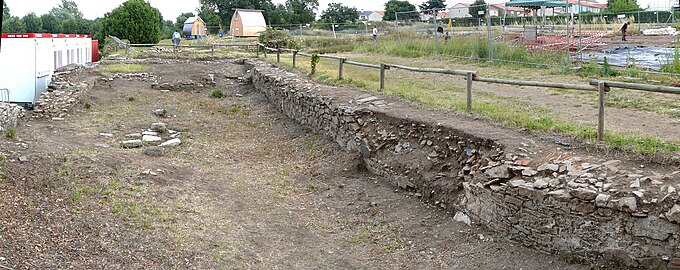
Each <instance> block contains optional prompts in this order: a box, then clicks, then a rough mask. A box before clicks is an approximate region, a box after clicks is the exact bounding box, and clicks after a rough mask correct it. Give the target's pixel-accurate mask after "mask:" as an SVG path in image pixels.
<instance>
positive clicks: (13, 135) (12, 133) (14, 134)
mask: <svg viewBox="0 0 680 270" xmlns="http://www.w3.org/2000/svg"><path fill="white" fill-rule="evenodd" d="M5 136H6V137H7V138H10V139H14V138H16V137H17V131H16V130H14V129H13V128H8V129H7V133H6V134H5Z"/></svg>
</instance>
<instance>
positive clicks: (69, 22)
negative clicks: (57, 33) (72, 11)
mask: <svg viewBox="0 0 680 270" xmlns="http://www.w3.org/2000/svg"><path fill="white" fill-rule="evenodd" d="M61 32H62V33H64V34H77V33H78V21H77V20H76V19H75V18H69V19H66V20H64V21H62V22H61Z"/></svg>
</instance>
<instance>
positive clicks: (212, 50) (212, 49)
mask: <svg viewBox="0 0 680 270" xmlns="http://www.w3.org/2000/svg"><path fill="white" fill-rule="evenodd" d="M210 53H211V54H212V56H215V44H213V45H212V48H211V50H210Z"/></svg>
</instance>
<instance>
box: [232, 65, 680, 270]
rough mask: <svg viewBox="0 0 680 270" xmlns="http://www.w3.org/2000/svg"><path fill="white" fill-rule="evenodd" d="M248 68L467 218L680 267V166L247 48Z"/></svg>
mask: <svg viewBox="0 0 680 270" xmlns="http://www.w3.org/2000/svg"><path fill="white" fill-rule="evenodd" d="M244 76H245V77H246V79H248V80H250V81H252V84H253V85H254V87H255V89H257V91H260V92H262V93H263V94H264V95H265V96H266V97H267V99H268V100H269V101H270V102H271V103H272V104H274V105H275V106H276V107H277V108H278V109H279V110H280V111H281V112H282V113H284V114H285V115H287V116H288V117H290V118H292V119H293V120H295V121H296V122H298V123H299V124H301V125H303V126H305V127H308V128H310V129H312V130H313V131H315V132H317V133H319V134H322V135H324V136H326V137H327V138H329V139H331V140H333V141H335V142H336V143H337V144H338V145H340V146H341V147H342V148H343V149H345V150H346V151H347V153H348V154H352V155H354V154H356V155H359V156H360V157H361V160H362V163H363V166H364V167H365V168H366V169H367V170H368V171H370V172H372V173H373V174H376V175H380V176H384V177H385V178H387V179H390V182H391V183H392V184H394V185H395V186H398V187H399V188H402V189H407V190H411V191H412V192H414V193H415V194H416V195H417V196H420V197H421V198H422V200H424V201H427V202H429V203H431V204H434V205H437V206H439V207H441V208H443V209H446V210H448V211H451V213H457V214H456V216H457V217H463V218H461V219H463V220H464V219H465V218H464V217H465V216H468V217H470V218H471V219H472V221H473V222H477V223H481V224H482V225H484V226H486V227H488V228H489V229H491V230H493V231H495V232H497V233H498V234H499V235H501V236H503V237H506V238H509V239H511V240H514V241H516V242H519V243H522V244H523V245H525V246H528V247H532V248H534V249H537V250H540V251H543V252H547V253H560V254H569V255H573V256H577V257H580V258H583V259H586V260H588V261H600V262H602V261H606V262H608V263H610V264H612V265H626V266H632V267H643V268H650V269H651V268H654V269H656V268H662V269H665V268H667V269H680V249H678V248H677V247H678V246H679V245H678V244H680V243H679V240H680V232H679V230H678V229H679V227H678V222H680V206H678V205H677V199H678V193H677V190H678V189H680V187H678V185H677V184H678V182H680V173H678V172H677V166H675V167H674V166H671V167H670V168H668V167H663V166H662V165H659V164H644V163H641V161H640V160H639V159H634V158H625V157H623V155H622V154H616V153H614V154H612V153H604V152H596V153H589V152H588V151H586V150H587V149H586V148H585V147H583V146H578V145H579V144H578V143H575V142H565V140H564V139H563V138H559V137H553V136H547V135H535V134H529V133H526V132H522V131H518V130H513V129H508V128H505V127H500V126H498V125H495V124H492V123H489V122H488V121H486V120H483V119H477V118H474V117H472V116H468V115H460V114H454V113H451V112H444V111H432V110H426V109H423V108H417V107H416V106H415V105H412V104H407V103H406V102H404V101H401V100H398V99H395V98H392V97H386V96H382V95H379V94H369V93H366V92H362V91H359V90H356V89H352V88H348V87H334V86H327V85H320V84H318V83H315V82H313V81H311V80H309V79H307V78H303V77H302V76H300V75H298V74H296V73H294V72H291V71H288V70H285V69H282V68H279V67H277V66H275V65H273V64H270V63H266V62H263V61H260V60H246V61H245V72H244ZM567 141H568V140H567ZM572 144H573V145H577V146H569V145H572ZM565 145H567V146H565ZM674 169H675V170H676V171H673V170H674Z"/></svg>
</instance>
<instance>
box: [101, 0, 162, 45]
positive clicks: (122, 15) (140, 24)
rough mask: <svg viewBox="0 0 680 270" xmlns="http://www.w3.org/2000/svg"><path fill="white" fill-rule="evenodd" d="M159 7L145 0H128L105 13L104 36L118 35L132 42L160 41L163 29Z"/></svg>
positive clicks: (102, 31) (102, 30)
mask: <svg viewBox="0 0 680 270" xmlns="http://www.w3.org/2000/svg"><path fill="white" fill-rule="evenodd" d="M160 18H161V16H160V12H159V11H158V9H156V8H154V7H152V6H151V5H150V4H149V2H146V1H144V0H128V1H125V2H124V3H123V4H121V5H120V6H118V7H117V8H115V9H113V10H112V11H110V12H108V13H106V14H105V15H104V19H103V21H102V29H101V33H102V35H101V36H103V37H106V36H108V35H113V36H117V37H118V38H121V39H127V40H130V42H132V43H153V44H155V43H158V41H159V40H160V39H159V36H160V31H161V19H160Z"/></svg>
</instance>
